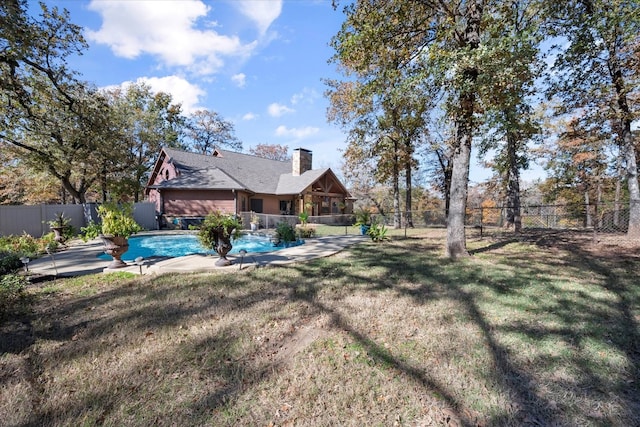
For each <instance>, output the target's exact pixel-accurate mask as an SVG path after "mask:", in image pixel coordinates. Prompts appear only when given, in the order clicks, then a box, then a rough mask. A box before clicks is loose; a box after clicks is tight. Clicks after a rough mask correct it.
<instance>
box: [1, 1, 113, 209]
mask: <svg viewBox="0 0 640 427" xmlns="http://www.w3.org/2000/svg"><path fill="white" fill-rule="evenodd" d="M26 4H27V3H26V2H24V1H15V0H14V1H7V2H3V3H2V4H1V5H0V32H1V37H0V71H1V72H0V90H1V91H2V97H1V98H0V108H2V111H3V113H4V114H3V117H2V121H0V140H2V144H3V145H4V147H3V148H4V149H10V150H12V152H13V153H14V155H15V156H16V158H18V159H20V160H21V161H22V162H23V164H24V166H26V167H28V168H31V169H33V170H35V171H39V172H46V173H48V174H49V175H50V176H51V177H53V178H55V180H56V181H57V182H60V183H61V184H62V186H63V187H64V189H65V190H66V191H67V192H68V193H69V194H70V195H71V196H72V197H73V198H74V200H75V201H76V202H78V203H85V202H86V201H87V199H86V194H87V192H88V191H89V189H90V188H91V186H92V185H93V184H94V183H95V182H96V181H97V179H98V177H99V174H98V172H97V171H99V170H100V169H101V167H100V166H101V164H102V163H103V162H104V159H105V157H104V156H105V154H107V152H108V150H106V149H105V142H107V141H110V137H111V133H110V128H109V124H108V122H107V120H106V117H108V115H109V114H108V105H107V103H106V102H105V100H104V98H103V97H102V96H101V94H100V93H99V92H98V91H97V90H96V89H95V88H92V87H89V86H88V85H87V84H85V83H83V82H81V81H80V80H78V78H77V75H76V73H74V72H73V71H71V70H69V69H68V67H67V64H66V58H67V57H68V56H70V55H74V54H81V53H82V51H83V50H84V49H85V48H86V43H85V41H84V39H83V37H82V29H81V28H80V27H78V26H76V25H74V24H72V23H70V21H69V14H68V12H67V11H63V12H60V11H59V10H58V9H57V8H52V9H49V8H47V7H46V6H45V5H44V4H41V5H40V7H41V15H40V19H36V18H32V17H30V16H28V15H27V12H26Z"/></svg>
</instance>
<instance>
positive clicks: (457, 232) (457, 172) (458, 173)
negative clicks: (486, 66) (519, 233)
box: [445, 95, 473, 259]
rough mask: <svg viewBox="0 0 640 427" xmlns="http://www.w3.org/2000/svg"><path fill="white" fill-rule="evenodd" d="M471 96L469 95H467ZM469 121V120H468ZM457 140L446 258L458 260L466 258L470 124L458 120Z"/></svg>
mask: <svg viewBox="0 0 640 427" xmlns="http://www.w3.org/2000/svg"><path fill="white" fill-rule="evenodd" d="M467 96H471V95H467ZM469 120H470V118H469ZM457 128H458V129H457V134H458V135H457V140H458V141H459V146H458V147H457V149H456V150H455V151H454V153H453V159H452V163H453V168H452V171H451V190H450V192H451V195H450V197H451V199H450V201H449V214H448V216H447V246H446V253H445V254H446V256H447V257H449V258H453V259H456V258H460V257H464V256H468V255H469V252H467V243H466V235H465V229H464V222H465V215H466V210H467V193H468V185H469V162H470V159H471V139H472V136H473V126H472V123H471V122H470V121H469V122H466V123H465V121H464V120H462V119H461V120H460V121H459V123H458V124H457Z"/></svg>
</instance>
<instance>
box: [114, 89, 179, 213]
mask: <svg viewBox="0 0 640 427" xmlns="http://www.w3.org/2000/svg"><path fill="white" fill-rule="evenodd" d="M107 97H108V98H109V102H110V105H111V114H112V115H111V117H110V118H111V123H112V125H113V126H115V127H116V129H117V131H118V133H119V135H120V138H121V141H119V142H116V143H117V144H118V146H119V147H120V149H119V150H117V151H114V152H113V153H112V155H111V158H110V162H109V165H108V166H107V164H105V165H104V168H103V177H102V192H103V200H105V201H106V200H107V199H110V198H111V199H116V200H118V199H121V198H123V197H124V198H129V197H132V198H133V200H134V201H136V202H137V201H139V200H140V198H141V196H142V193H143V189H144V186H145V185H146V183H147V181H148V178H149V172H150V170H151V168H152V167H153V164H154V161H155V159H156V157H157V156H158V153H159V152H160V149H161V148H162V147H163V146H168V147H181V144H180V136H181V133H182V129H183V127H184V121H185V119H184V117H183V116H182V115H181V107H180V105H179V104H173V103H172V98H171V95H169V94H167V93H164V92H158V93H154V92H152V90H151V87H150V86H148V85H146V84H144V83H137V84H131V85H129V86H127V87H126V88H124V89H123V88H116V89H111V90H109V91H107Z"/></svg>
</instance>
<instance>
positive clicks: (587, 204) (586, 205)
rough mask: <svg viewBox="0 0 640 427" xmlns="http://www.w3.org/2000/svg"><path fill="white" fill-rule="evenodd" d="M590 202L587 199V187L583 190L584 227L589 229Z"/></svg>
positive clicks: (590, 221)
mask: <svg viewBox="0 0 640 427" xmlns="http://www.w3.org/2000/svg"><path fill="white" fill-rule="evenodd" d="M591 223H592V220H591V200H590V199H589V187H587V189H586V190H584V226H585V227H591Z"/></svg>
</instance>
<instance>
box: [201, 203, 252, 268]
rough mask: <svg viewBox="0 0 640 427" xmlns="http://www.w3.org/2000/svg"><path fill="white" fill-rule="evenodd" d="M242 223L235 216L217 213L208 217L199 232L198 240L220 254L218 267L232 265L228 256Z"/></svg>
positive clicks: (217, 262)
mask: <svg viewBox="0 0 640 427" xmlns="http://www.w3.org/2000/svg"><path fill="white" fill-rule="evenodd" d="M241 228H242V223H241V222H240V220H239V218H238V217H237V216H236V215H233V214H225V213H223V212H220V211H215V212H212V213H210V214H209V215H207V217H206V218H205V219H204V221H203V222H202V224H201V225H200V230H199V231H198V239H199V240H200V243H201V244H202V246H204V247H205V248H211V249H213V250H214V251H215V252H216V253H217V254H218V257H219V258H218V259H217V260H216V266H218V267H226V266H228V265H231V261H230V260H228V259H227V254H228V253H229V251H231V249H232V247H233V246H232V244H231V240H232V239H235V238H238V237H239V235H240V229H241Z"/></svg>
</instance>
